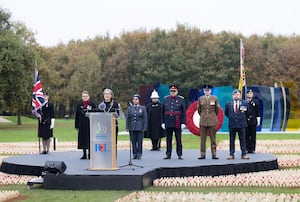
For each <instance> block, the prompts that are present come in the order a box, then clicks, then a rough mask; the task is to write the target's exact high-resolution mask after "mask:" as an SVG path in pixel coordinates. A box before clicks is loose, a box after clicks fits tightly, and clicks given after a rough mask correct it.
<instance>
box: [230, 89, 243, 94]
mask: <svg viewBox="0 0 300 202" xmlns="http://www.w3.org/2000/svg"><path fill="white" fill-rule="evenodd" d="M236 93H241V91H240V90H239V89H234V90H233V91H232V94H236Z"/></svg>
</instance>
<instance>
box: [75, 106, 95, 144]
mask: <svg viewBox="0 0 300 202" xmlns="http://www.w3.org/2000/svg"><path fill="white" fill-rule="evenodd" d="M87 108H91V109H95V108H96V105H95V104H94V103H93V102H91V101H90V102H89V104H88V106H87V107H84V106H83V102H82V101H80V102H79V103H78V104H77V106H76V112H75V128H76V129H78V149H89V147H90V120H89V118H88V117H86V116H85V112H86V110H87Z"/></svg>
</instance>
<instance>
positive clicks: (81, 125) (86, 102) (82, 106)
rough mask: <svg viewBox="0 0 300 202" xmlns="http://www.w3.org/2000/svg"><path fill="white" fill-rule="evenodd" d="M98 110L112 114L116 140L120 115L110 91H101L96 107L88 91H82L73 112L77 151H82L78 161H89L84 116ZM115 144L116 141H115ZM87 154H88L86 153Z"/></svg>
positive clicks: (87, 135)
mask: <svg viewBox="0 0 300 202" xmlns="http://www.w3.org/2000/svg"><path fill="white" fill-rule="evenodd" d="M95 109H99V111H102V112H110V113H114V115H115V117H116V138H117V134H118V120H117V117H118V116H119V115H120V105H119V103H118V102H117V101H116V100H114V94H113V91H112V90H111V89H108V88H106V89H104V90H103V101H101V102H100V104H99V105H98V106H96V104H95V103H93V102H92V101H91V99H90V95H89V92H88V91H86V90H85V91H83V92H82V94H81V101H80V102H79V103H78V104H77V105H76V111H75V128H76V130H77V131H78V136H77V137H78V146H77V148H78V149H82V152H83V154H82V157H81V158H80V159H90V122H89V118H88V117H86V116H85V113H86V112H87V111H91V110H95ZM116 143H117V141H116ZM87 152H88V153H87Z"/></svg>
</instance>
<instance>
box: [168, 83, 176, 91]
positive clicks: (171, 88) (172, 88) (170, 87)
mask: <svg viewBox="0 0 300 202" xmlns="http://www.w3.org/2000/svg"><path fill="white" fill-rule="evenodd" d="M169 89H170V90H178V86H176V85H174V84H173V85H170V86H169Z"/></svg>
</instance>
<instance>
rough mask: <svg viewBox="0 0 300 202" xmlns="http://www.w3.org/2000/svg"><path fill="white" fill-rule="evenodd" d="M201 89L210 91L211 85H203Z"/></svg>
mask: <svg viewBox="0 0 300 202" xmlns="http://www.w3.org/2000/svg"><path fill="white" fill-rule="evenodd" d="M202 88H203V89H212V85H209V84H204V85H203V86H202Z"/></svg>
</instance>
